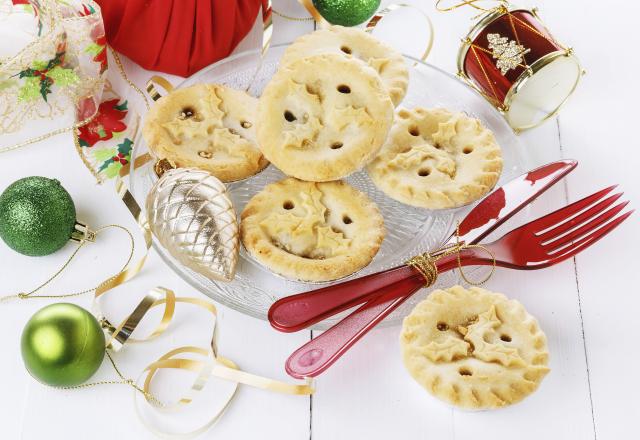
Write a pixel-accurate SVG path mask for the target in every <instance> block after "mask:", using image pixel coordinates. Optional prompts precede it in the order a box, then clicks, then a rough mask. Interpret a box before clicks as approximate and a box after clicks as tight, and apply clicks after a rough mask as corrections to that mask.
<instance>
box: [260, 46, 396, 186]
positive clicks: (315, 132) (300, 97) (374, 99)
mask: <svg viewBox="0 0 640 440" xmlns="http://www.w3.org/2000/svg"><path fill="white" fill-rule="evenodd" d="M392 121H393V104H392V103H391V99H389V94H388V93H387V91H386V89H385V88H384V85H383V84H382V82H381V81H380V77H379V76H378V74H377V73H376V72H375V70H373V69H372V68H371V67H369V66H367V65H366V64H365V63H363V62H361V61H359V60H356V59H348V58H346V57H343V56H341V55H337V54H324V55H315V56H311V57H308V58H302V59H299V60H296V61H293V62H291V63H289V64H288V65H286V66H284V67H282V68H281V69H280V70H278V72H277V73H276V74H275V75H274V76H273V78H272V79H271V81H270V82H269V84H268V85H267V87H266V88H265V90H264V92H263V93H262V96H261V97H260V104H259V106H258V128H257V130H258V141H259V145H260V148H261V149H262V152H263V153H264V155H265V156H266V157H267V159H269V160H270V161H271V163H273V164H274V165H275V166H277V167H278V168H280V169H281V170H282V171H283V172H284V173H285V174H287V175H289V176H293V177H297V178H298V179H302V180H308V181H313V182H324V181H329V180H337V179H340V178H342V177H345V176H347V175H349V174H351V173H352V172H354V171H356V170H358V169H360V168H361V167H362V166H364V165H365V164H366V163H367V162H368V161H369V160H370V159H371V158H373V156H375V154H376V153H377V152H378V150H379V149H380V147H381V146H382V144H383V142H384V140H385V138H386V136H387V132H388V131H389V128H390V127H391V123H392Z"/></svg>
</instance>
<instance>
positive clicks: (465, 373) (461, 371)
mask: <svg viewBox="0 0 640 440" xmlns="http://www.w3.org/2000/svg"><path fill="white" fill-rule="evenodd" d="M458 373H459V374H460V376H473V372H472V371H471V370H469V369H468V368H465V367H462V368H460V369H459V370H458Z"/></svg>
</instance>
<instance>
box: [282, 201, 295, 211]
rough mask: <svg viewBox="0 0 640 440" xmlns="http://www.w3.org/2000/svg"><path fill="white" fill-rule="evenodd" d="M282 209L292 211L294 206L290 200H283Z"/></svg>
mask: <svg viewBox="0 0 640 440" xmlns="http://www.w3.org/2000/svg"><path fill="white" fill-rule="evenodd" d="M282 207H283V208H284V209H293V207H294V204H293V202H292V201H291V200H285V202H284V203H283V204H282Z"/></svg>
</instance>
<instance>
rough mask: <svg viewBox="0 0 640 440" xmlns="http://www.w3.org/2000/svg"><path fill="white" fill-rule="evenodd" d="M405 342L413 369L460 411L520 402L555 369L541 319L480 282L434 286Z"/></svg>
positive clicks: (408, 324) (407, 325) (408, 322)
mask: <svg viewBox="0 0 640 440" xmlns="http://www.w3.org/2000/svg"><path fill="white" fill-rule="evenodd" d="M400 345H401V348H402V357H403V360H404V365H405V367H406V368H407V370H408V371H409V374H411V376H412V377H413V378H414V379H415V380H416V381H417V382H418V383H419V384H420V385H422V386H423V387H424V388H425V389H426V390H427V391H428V392H430V393H431V394H433V395H434V396H435V397H437V398H439V399H441V400H444V401H445V402H447V403H450V404H452V405H455V406H458V407H461V408H467V409H490V408H497V407H501V406H506V405H511V404H513V403H516V402H519V401H520V400H522V399H524V398H525V397H527V396H528V395H529V394H531V393H532V392H534V391H535V390H536V389H537V388H538V385H539V384H540V382H541V381H542V379H543V378H544V376H545V375H546V374H547V373H548V371H549V368H548V366H547V364H548V357H549V353H548V352H547V342H546V337H545V335H544V333H543V332H542V330H540V327H539V326H538V322H537V321H536V319H535V318H533V317H532V316H531V315H529V314H528V313H527V311H526V310H525V308H524V307H523V306H522V304H520V303H519V302H518V301H515V300H509V299H507V297H505V296H504V295H502V294H501V293H494V292H490V291H488V290H485V289H481V288H478V287H472V288H470V289H468V290H467V289H465V288H463V287H460V286H454V287H451V288H449V289H445V290H435V291H433V292H432V293H431V294H430V295H429V296H428V297H427V298H426V299H425V300H423V301H422V302H420V303H418V304H417V305H416V307H415V308H414V309H413V311H412V312H411V314H410V315H409V316H407V317H406V318H405V319H404V322H403V325H402V334H401V336H400Z"/></svg>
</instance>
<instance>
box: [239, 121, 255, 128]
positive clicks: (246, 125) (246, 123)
mask: <svg viewBox="0 0 640 440" xmlns="http://www.w3.org/2000/svg"><path fill="white" fill-rule="evenodd" d="M252 125H253V124H252V123H251V122H249V121H240V126H241V127H242V128H251V126H252Z"/></svg>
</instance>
